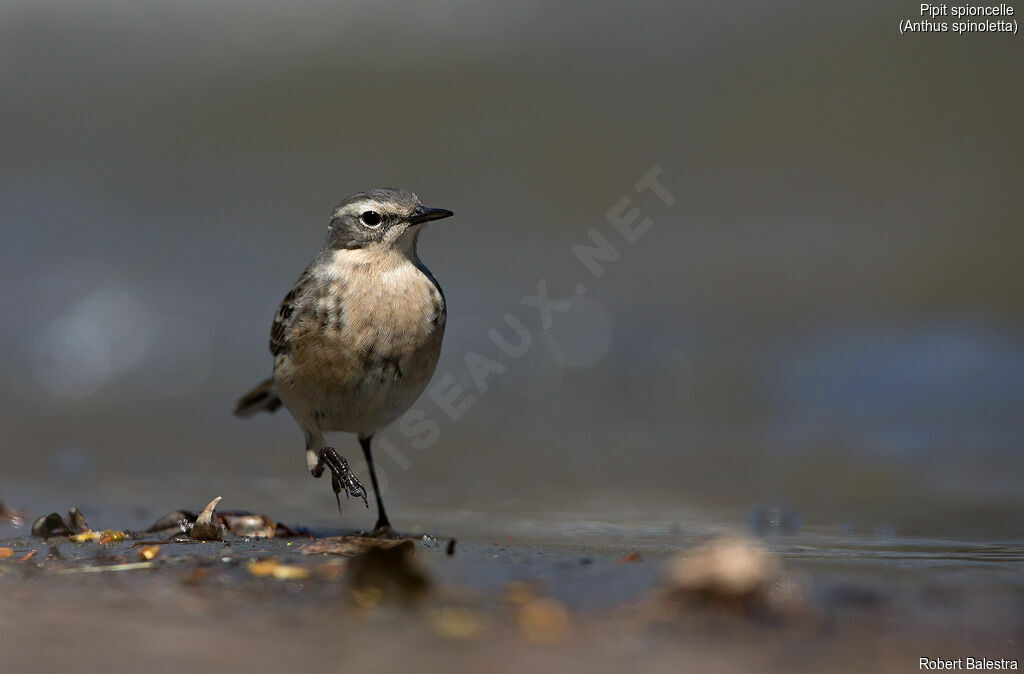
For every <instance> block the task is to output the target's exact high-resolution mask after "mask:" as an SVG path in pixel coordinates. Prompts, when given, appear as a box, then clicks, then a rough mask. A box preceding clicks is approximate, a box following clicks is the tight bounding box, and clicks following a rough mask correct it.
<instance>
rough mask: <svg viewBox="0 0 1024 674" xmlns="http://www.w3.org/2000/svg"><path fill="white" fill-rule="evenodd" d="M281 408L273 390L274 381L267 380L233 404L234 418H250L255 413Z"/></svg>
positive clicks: (279, 400)
mask: <svg viewBox="0 0 1024 674" xmlns="http://www.w3.org/2000/svg"><path fill="white" fill-rule="evenodd" d="M280 406H281V399H280V398H278V397H277V391H275V390H274V380H273V379H268V380H266V381H265V382H263V383H261V384H260V385H259V386H257V387H256V388H254V389H253V390H251V391H249V392H248V393H246V394H245V395H244V396H242V397H241V398H239V399H238V402H236V403H235V416H236V417H242V418H243V419H244V418H245V417H251V416H252V415H254V414H256V413H257V412H273V411H274V410H276V409H277V408H278V407H280Z"/></svg>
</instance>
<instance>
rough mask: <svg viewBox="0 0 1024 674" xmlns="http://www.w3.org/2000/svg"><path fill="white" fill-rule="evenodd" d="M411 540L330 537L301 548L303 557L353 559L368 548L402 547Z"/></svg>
mask: <svg viewBox="0 0 1024 674" xmlns="http://www.w3.org/2000/svg"><path fill="white" fill-rule="evenodd" d="M411 540H412V539H411V538H371V537H369V536H332V537H330V538H321V539H318V540H315V541H313V542H312V543H307V544H306V545H304V546H302V548H301V550H300V551H301V552H302V554H304V555H342V556H344V557H355V556H356V555H361V554H362V553H364V552H366V551H367V550H369V549H370V548H383V549H387V548H393V547H395V546H398V545H402V544H403V543H405V542H406V541H411Z"/></svg>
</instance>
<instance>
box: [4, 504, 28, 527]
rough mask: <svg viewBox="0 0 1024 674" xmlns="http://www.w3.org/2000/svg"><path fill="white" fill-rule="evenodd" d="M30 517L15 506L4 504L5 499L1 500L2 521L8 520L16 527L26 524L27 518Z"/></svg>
mask: <svg viewBox="0 0 1024 674" xmlns="http://www.w3.org/2000/svg"><path fill="white" fill-rule="evenodd" d="M26 517H28V514H27V513H24V512H22V511H20V510H15V509H13V508H8V507H7V506H5V505H4V502H3V501H0V522H7V523H8V524H11V525H14V526H16V527H23V526H25V518H26Z"/></svg>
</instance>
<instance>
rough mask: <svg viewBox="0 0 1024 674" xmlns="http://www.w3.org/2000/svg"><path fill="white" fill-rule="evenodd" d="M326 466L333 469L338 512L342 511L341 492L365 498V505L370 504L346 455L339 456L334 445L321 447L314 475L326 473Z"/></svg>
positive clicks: (332, 480) (347, 495) (346, 495)
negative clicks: (349, 465)
mask: <svg viewBox="0 0 1024 674" xmlns="http://www.w3.org/2000/svg"><path fill="white" fill-rule="evenodd" d="M324 468H327V469H328V470H330V471H331V488H332V489H334V498H335V500H337V501H338V512H339V513H340V512H341V492H342V491H344V492H345V497H346V498H348V497H350V496H355V497H356V498H361V499H363V505H365V506H366V507H367V508H369V507H370V504H369V503H368V502H367V500H366V488H365V487H363V483H362V482H360V481H359V478H358V477H356V474H355V473H353V472H352V469H351V468H349V467H348V461H346V460H345V457H343V456H339V455H338V453H337V452H336V451H334V448H333V447H321V448H320V452H319V453H318V454H317V459H316V464H315V465H314V466H313V468H312V469H311V470H310V472H311V473H312V474H313V477H320V476H321V475H323V474H324Z"/></svg>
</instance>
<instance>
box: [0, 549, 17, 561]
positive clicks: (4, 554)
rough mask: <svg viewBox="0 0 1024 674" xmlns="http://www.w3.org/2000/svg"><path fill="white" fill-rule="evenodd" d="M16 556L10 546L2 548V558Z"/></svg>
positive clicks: (0, 555)
mask: <svg viewBox="0 0 1024 674" xmlns="http://www.w3.org/2000/svg"><path fill="white" fill-rule="evenodd" d="M13 556H14V550H11V549H10V548H0V559H7V558H8V557H13Z"/></svg>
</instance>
